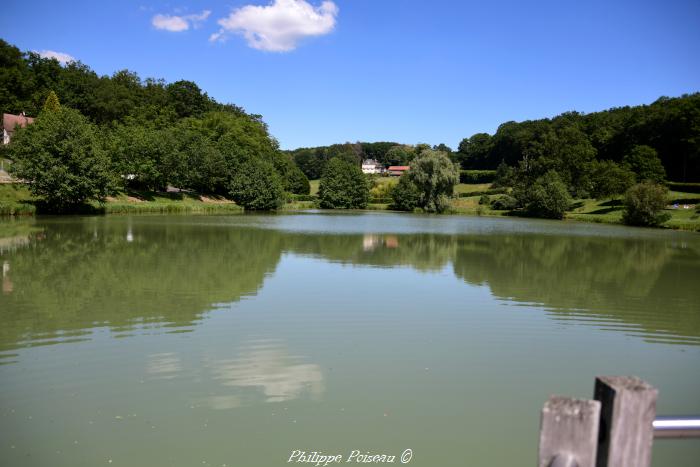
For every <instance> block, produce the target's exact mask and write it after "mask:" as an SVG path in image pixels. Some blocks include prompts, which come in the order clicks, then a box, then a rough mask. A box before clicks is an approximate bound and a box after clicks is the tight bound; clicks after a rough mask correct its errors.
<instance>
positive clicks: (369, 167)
mask: <svg viewBox="0 0 700 467" xmlns="http://www.w3.org/2000/svg"><path fill="white" fill-rule="evenodd" d="M383 172H384V166H383V165H382V164H380V163H379V162H377V161H375V160H374V159H366V160H364V161H363V162H362V173H364V174H380V173H383Z"/></svg>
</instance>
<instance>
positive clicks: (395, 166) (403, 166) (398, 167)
mask: <svg viewBox="0 0 700 467" xmlns="http://www.w3.org/2000/svg"><path fill="white" fill-rule="evenodd" d="M410 168H411V166H410V165H392V166H391V167H389V170H396V171H399V170H408V169H410Z"/></svg>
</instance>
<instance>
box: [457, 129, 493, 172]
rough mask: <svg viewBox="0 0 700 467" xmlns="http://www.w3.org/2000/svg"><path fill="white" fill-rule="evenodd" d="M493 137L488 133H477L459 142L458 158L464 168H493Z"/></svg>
mask: <svg viewBox="0 0 700 467" xmlns="http://www.w3.org/2000/svg"><path fill="white" fill-rule="evenodd" d="M492 148H493V138H492V137H491V135H489V134H488V133H477V134H475V135H473V136H472V137H471V138H464V139H463V140H462V141H461V142H460V143H459V149H458V153H457V158H458V159H459V162H460V164H461V165H462V168H463V169H491V168H493V167H491V165H492V164H491V162H490V161H489V156H490V154H491V150H492Z"/></svg>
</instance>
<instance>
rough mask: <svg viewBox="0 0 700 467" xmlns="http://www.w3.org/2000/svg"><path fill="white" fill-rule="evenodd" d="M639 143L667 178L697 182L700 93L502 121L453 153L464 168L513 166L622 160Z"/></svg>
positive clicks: (699, 155)
mask: <svg viewBox="0 0 700 467" xmlns="http://www.w3.org/2000/svg"><path fill="white" fill-rule="evenodd" d="M637 146H648V147H650V148H652V149H653V150H654V151H656V153H657V154H658V157H659V159H660V160H661V163H662V164H663V167H664V169H665V171H666V177H667V178H668V180H672V181H679V182H699V181H700V93H695V94H690V95H683V96H681V97H677V98H668V97H661V98H659V99H658V100H656V101H655V102H654V103H653V104H650V105H640V106H634V107H619V108H613V109H609V110H605V111H602V112H593V113H589V114H582V113H578V112H566V113H563V114H561V115H559V116H557V117H554V118H552V119H541V120H528V121H524V122H506V123H503V124H502V125H500V126H499V127H498V130H497V131H496V133H495V134H494V135H490V134H488V133H477V134H475V135H472V136H471V137H469V138H465V139H463V140H462V141H461V143H460V144H459V148H458V150H457V152H456V153H455V154H456V157H457V159H458V160H459V162H460V164H461V166H462V168H464V169H496V168H497V167H498V166H499V164H501V163H505V164H506V165H508V166H511V167H517V166H518V165H519V164H520V162H521V161H523V160H535V159H537V158H539V157H543V156H546V157H550V158H552V157H554V158H557V159H559V160H565V159H571V158H573V159H575V160H577V161H578V160H582V159H583V160H585V161H588V162H590V161H593V160H598V161H610V162H615V163H618V164H620V163H622V162H623V159H624V157H625V156H626V155H628V154H630V153H631V152H633V150H634V149H635V147H637Z"/></svg>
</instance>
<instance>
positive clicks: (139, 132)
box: [106, 124, 186, 190]
mask: <svg viewBox="0 0 700 467" xmlns="http://www.w3.org/2000/svg"><path fill="white" fill-rule="evenodd" d="M106 148H107V150H108V151H109V155H110V157H111V159H112V166H113V171H114V172H115V173H116V174H117V175H119V176H120V178H121V179H122V181H123V183H124V184H125V185H127V186H129V187H131V188H138V189H145V190H161V189H164V188H165V187H166V186H167V185H168V183H169V182H170V183H175V177H173V175H174V174H173V173H172V171H171V170H169V164H168V163H167V162H168V159H169V158H171V157H173V154H175V153H177V147H176V145H175V142H174V138H172V137H171V135H170V134H169V133H168V132H166V131H163V130H157V129H154V128H149V127H145V126H143V125H139V124H128V125H118V126H116V127H115V128H114V129H113V130H112V131H110V132H108V134H107V137H106ZM184 172H186V171H185V170H183V173H184ZM175 184H176V185H178V186H182V184H181V183H175Z"/></svg>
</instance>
